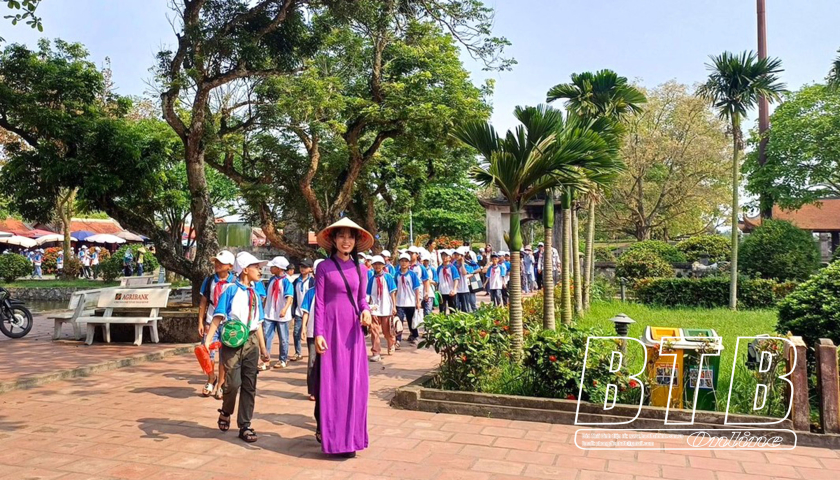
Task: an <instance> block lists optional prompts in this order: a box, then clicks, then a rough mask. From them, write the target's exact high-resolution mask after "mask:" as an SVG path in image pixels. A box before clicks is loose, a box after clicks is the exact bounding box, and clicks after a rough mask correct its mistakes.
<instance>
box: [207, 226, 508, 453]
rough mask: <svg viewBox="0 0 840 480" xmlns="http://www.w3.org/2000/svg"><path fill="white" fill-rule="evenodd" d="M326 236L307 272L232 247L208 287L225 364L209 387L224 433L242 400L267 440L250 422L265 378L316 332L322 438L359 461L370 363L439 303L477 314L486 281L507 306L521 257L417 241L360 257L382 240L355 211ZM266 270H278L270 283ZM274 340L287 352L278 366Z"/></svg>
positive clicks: (243, 416) (314, 364)
mask: <svg viewBox="0 0 840 480" xmlns="http://www.w3.org/2000/svg"><path fill="white" fill-rule="evenodd" d="M317 239H318V243H319V245H321V246H322V247H323V248H324V249H325V250H326V251H327V252H329V256H328V257H327V258H326V259H323V260H316V261H315V262H313V263H310V262H309V261H306V260H304V261H301V262H299V264H298V268H299V274H298V275H297V276H294V275H293V271H294V270H293V267H292V265H291V264H290V262H289V261H288V260H287V259H286V258H284V257H275V258H273V259H272V260H271V261H263V260H258V259H257V258H256V257H254V256H253V255H252V254H250V253H247V252H241V253H239V254H237V255H234V254H232V253H231V252H228V251H222V252H220V253H219V254H218V255H217V256H216V257H215V258H214V259H213V264H214V268H215V273H214V274H213V275H211V276H209V277H208V278H207V279H205V280H204V282H203V284H202V286H201V304H200V308H199V319H198V332H199V334H200V335H201V336H202V338H203V345H204V346H205V347H206V348H207V349H208V350H211V351H212V350H213V346H214V344H215V342H217V341H221V342H220V343H221V346H220V347H219V353H220V361H219V370H218V374H216V373H215V371H213V372H212V373H210V374H209V375H208V377H207V383H206V385H205V386H204V390H203V392H202V394H203V395H204V396H213V397H215V398H216V399H220V400H222V407H221V408H220V409H219V410H218V411H219V418H218V428H219V429H220V430H222V431H227V430H229V429H230V426H231V417H232V415H233V412H234V410H235V407H236V400H237V396H238V397H239V408H238V414H237V426H238V427H239V437H240V438H241V439H242V440H244V441H246V442H255V441H257V434H256V432H255V431H254V429H253V428H252V426H251V419H252V417H253V412H254V403H255V398H256V384H257V375H258V373H259V372H261V371H262V372H265V371H267V370H269V369H270V368H273V369H283V368H285V367H286V366H287V362H294V361H298V360H300V359H301V358H302V344H303V341H304V340H305V341H306V345H307V349H308V355H307V357H308V362H307V375H306V383H307V391H308V395H309V399H310V400H312V401H314V402H315V411H314V416H315V419H316V438H317V440H318V441H319V442H320V443H321V444H322V449H323V451H324V452H325V453H329V454H337V455H343V456H347V457H352V456H354V455H355V452H356V451H358V450H361V449H364V448H366V447H367V445H368V435H367V420H366V418H367V397H368V390H369V386H368V383H369V379H368V370H369V368H368V364H369V362H380V361H382V355H383V353H385V354H387V355H393V354H394V353H395V352H396V350H399V349H400V345H401V341H402V339H403V332H404V330H406V329H407V330H408V332H409V334H408V337H407V340H408V342H409V344H411V345H417V343H418V342H419V340H420V332H419V328H420V326H421V325H422V323H423V316H425V315H428V314H430V313H432V311H433V309H434V307H435V305H437V306H438V308H439V311H440V312H441V313H444V314H449V313H451V312H452V311H454V310H460V311H465V312H471V311H474V310H475V309H476V307H477V301H476V293H478V292H481V291H483V290H485V289H486V290H487V291H488V292H489V294H490V297H491V298H492V301H493V302H494V303H496V304H497V305H501V304H503V303H505V302H506V301H507V295H506V293H507V284H508V282H509V280H510V254H509V252H495V253H493V252H489V254H487V257H489V259H488V260H487V261H485V262H484V265H483V266H481V265H479V263H478V261H477V260H478V259H479V258H481V257H480V256H478V255H477V254H476V252H473V251H471V249H470V248H469V247H468V246H462V247H459V248H457V249H452V250H447V249H443V250H437V249H435V248H434V245H431V247H432V248H431V251H430V250H427V249H423V248H419V247H415V246H412V247H409V248H408V249H406V250H401V251H399V252H398V256H397V257H396V263H393V262H392V257H391V254H390V252H388V251H387V250H386V251H383V252H381V254H380V255H367V254H365V253H359V252H365V251H368V250H369V249H370V248H371V247H372V246H373V236H372V235H371V234H370V233H369V232H367V231H365V230H364V229H362V228H361V227H359V226H358V225H356V224H355V223H353V222H352V221H350V220H349V219H346V218H343V219H342V220H340V221H338V222H336V223H335V224H333V225H331V226H330V227H327V228H326V229H324V230H323V231H322V232H320V233H319V234H318V235H317ZM266 266H267V267H268V268H269V270H270V272H271V277H270V278H269V279H268V282H267V284H264V283H263V281H262V269H263V268H264V267H266ZM231 324H240V325H241V328H242V329H243V330H242V331H243V337H244V338H242V339H241V343H237V344H232V343H231V340H230V338H232V337H230V335H229V332H228V330H229V329H228V328H227V327H229V326H231ZM230 330H234V329H230ZM290 333H291V339H290ZM275 336H278V337H279V343H280V347H279V356H278V358H277V359H276V360H274V361H273V362H272V358H271V347H272V343H273V339H274V337H275ZM383 336H384V338H385V342H384V343H385V349H384V351H383V347H382V337H383ZM366 337H369V338H370V352H369V354H368V351H367V345H366ZM290 347H293V348H294V354H293V355H290ZM272 363H273V365H272Z"/></svg>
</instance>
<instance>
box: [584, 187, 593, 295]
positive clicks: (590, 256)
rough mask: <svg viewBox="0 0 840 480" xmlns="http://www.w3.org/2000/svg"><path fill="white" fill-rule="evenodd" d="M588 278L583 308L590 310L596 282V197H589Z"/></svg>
mask: <svg viewBox="0 0 840 480" xmlns="http://www.w3.org/2000/svg"><path fill="white" fill-rule="evenodd" d="M585 275H586V279H585V280H584V287H583V309H584V310H589V305H590V304H591V301H592V284H593V283H594V282H595V198H590V199H589V218H587V219H586V273H585Z"/></svg>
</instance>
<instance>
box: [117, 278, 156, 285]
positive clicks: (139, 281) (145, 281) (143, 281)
mask: <svg viewBox="0 0 840 480" xmlns="http://www.w3.org/2000/svg"><path fill="white" fill-rule="evenodd" d="M156 278H157V277H154V276H151V275H143V276H142V277H122V278H121V279H120V287H122V288H135V287H140V286H143V285H150V284H152V283H153V282H154V281H155V279H156Z"/></svg>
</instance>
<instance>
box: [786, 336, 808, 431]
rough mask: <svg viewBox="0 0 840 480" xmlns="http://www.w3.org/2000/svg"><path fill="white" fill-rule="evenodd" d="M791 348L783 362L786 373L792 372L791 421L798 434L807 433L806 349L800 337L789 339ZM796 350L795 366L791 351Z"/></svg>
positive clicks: (789, 347) (788, 349) (790, 393)
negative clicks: (784, 362)
mask: <svg viewBox="0 0 840 480" xmlns="http://www.w3.org/2000/svg"><path fill="white" fill-rule="evenodd" d="M790 341H791V342H793V347H791V346H787V351H786V354H785V360H786V362H787V370H786V371H787V372H790V371H791V370H793V373H792V374H791V375H790V377H788V378H789V379H790V381H791V383H792V384H793V387H792V388H793V391H792V392H788V395H789V396H790V397H793V406H792V408H791V415H790V417H791V420H792V421H793V429H794V430H796V431H800V432H808V431H810V430H811V406H810V404H809V402H808V365H807V358H806V355H807V350H808V349H807V347H806V345H805V342H804V341H803V340H802V337H791V338H790ZM794 349H796V364H795V365H794V364H793V350H794Z"/></svg>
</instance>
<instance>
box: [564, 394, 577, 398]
mask: <svg viewBox="0 0 840 480" xmlns="http://www.w3.org/2000/svg"><path fill="white" fill-rule="evenodd" d="M566 400H577V397H575V396H574V395H573V394H571V393H570V394H568V395H566Z"/></svg>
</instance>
